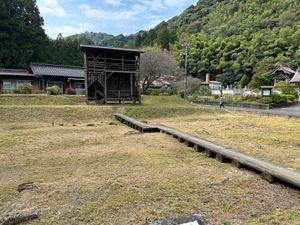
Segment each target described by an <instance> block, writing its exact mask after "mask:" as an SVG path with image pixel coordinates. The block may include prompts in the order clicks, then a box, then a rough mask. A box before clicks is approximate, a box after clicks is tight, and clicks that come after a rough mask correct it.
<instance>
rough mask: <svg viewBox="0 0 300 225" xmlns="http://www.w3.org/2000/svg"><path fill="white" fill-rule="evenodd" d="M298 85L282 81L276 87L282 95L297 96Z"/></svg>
mask: <svg viewBox="0 0 300 225" xmlns="http://www.w3.org/2000/svg"><path fill="white" fill-rule="evenodd" d="M296 88H297V87H296V85H295V84H291V83H288V82H285V81H280V82H278V83H277V84H276V85H275V89H276V90H279V91H281V93H282V94H286V95H294V96H295V97H296V96H297V91H296Z"/></svg>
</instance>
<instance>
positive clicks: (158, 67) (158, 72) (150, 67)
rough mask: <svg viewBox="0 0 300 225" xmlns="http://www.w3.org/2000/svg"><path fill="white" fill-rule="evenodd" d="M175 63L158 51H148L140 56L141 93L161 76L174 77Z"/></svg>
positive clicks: (165, 54)
mask: <svg viewBox="0 0 300 225" xmlns="http://www.w3.org/2000/svg"><path fill="white" fill-rule="evenodd" d="M175 72H176V61H175V59H174V58H173V57H172V56H171V55H170V54H168V53H165V52H163V51H161V50H159V49H149V50H147V51H146V52H145V53H144V54H142V56H141V82H142V91H143V92H145V91H146V90H147V89H148V88H149V86H150V85H151V84H152V82H153V81H155V80H156V79H158V78H160V77H161V76H162V75H175Z"/></svg>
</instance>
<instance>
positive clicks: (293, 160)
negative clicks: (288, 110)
mask: <svg viewBox="0 0 300 225" xmlns="http://www.w3.org/2000/svg"><path fill="white" fill-rule="evenodd" d="M151 123H162V124H164V125H168V126H171V127H175V128H177V129H180V130H183V131H186V132H188V133H192V134H195V135H197V136H199V137H201V138H204V139H207V140H210V141H213V142H215V143H218V144H222V145H225V146H228V147H232V148H235V149H238V150H241V151H243V152H246V153H248V154H250V155H255V156H258V157H260V158H263V159H267V160H270V161H273V162H276V163H278V164H281V165H284V166H288V167H292V168H295V169H300V139H299V137H300V120H299V119H288V118H285V117H278V116H267V115H258V114H253V113H237V112H229V113H226V114H218V115H216V114H213V115H212V114H199V115H195V114H193V115H187V116H181V117H171V118H168V119H157V120H152V121H151Z"/></svg>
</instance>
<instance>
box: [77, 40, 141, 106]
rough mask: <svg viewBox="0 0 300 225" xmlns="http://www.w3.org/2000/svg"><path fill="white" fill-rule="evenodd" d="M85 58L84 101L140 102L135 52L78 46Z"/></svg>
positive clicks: (137, 53) (138, 65)
mask: <svg viewBox="0 0 300 225" xmlns="http://www.w3.org/2000/svg"><path fill="white" fill-rule="evenodd" d="M80 49H81V51H82V52H83V54H84V65H85V84H86V87H87V88H86V98H87V99H86V100H87V101H95V102H96V103H103V104H105V103H107V102H109V101H119V102H121V101H133V102H136V101H138V102H140V89H139V77H140V75H139V74H140V54H141V53H143V51H141V50H137V49H124V48H111V47H103V46H93V45H80Z"/></svg>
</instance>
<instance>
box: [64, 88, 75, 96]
mask: <svg viewBox="0 0 300 225" xmlns="http://www.w3.org/2000/svg"><path fill="white" fill-rule="evenodd" d="M66 94H67V95H76V91H75V89H74V88H67V89H66Z"/></svg>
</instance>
